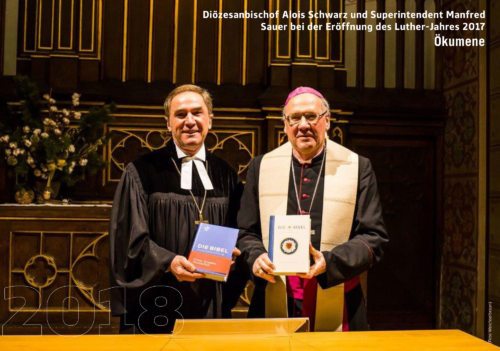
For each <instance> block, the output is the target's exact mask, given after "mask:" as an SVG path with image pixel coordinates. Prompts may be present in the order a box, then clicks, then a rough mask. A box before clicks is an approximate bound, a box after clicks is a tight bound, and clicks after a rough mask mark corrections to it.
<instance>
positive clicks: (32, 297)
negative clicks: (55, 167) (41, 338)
mask: <svg viewBox="0 0 500 351" xmlns="http://www.w3.org/2000/svg"><path fill="white" fill-rule="evenodd" d="M110 210H111V207H110V206H104V207H102V206H101V207H92V206H90V207H89V206H82V207H80V206H59V207H57V206H56V207H51V206H45V207H22V206H17V207H16V206H5V205H2V206H0V251H1V255H0V257H1V258H0V262H1V266H2V267H3V269H2V272H1V274H0V284H1V286H2V287H5V289H2V292H1V293H2V297H3V298H2V299H1V300H0V323H1V325H2V332H3V333H7V334H14V333H27V332H29V333H33V334H49V333H50V334H52V333H69V332H71V333H83V332H88V331H91V330H92V332H94V333H95V332H98V331H99V330H101V331H102V332H106V331H107V332H110V331H111V330H113V327H112V325H111V323H110V316H109V290H107V289H108V288H109V277H108V270H107V269H99V267H107V266H108V265H109V262H108V256H109V254H108V251H109V246H108V238H107V235H108V221H109V220H108V218H109V215H110ZM99 325H100V326H101V328H100V329H99ZM115 328H116V325H115ZM115 330H116V329H115Z"/></svg>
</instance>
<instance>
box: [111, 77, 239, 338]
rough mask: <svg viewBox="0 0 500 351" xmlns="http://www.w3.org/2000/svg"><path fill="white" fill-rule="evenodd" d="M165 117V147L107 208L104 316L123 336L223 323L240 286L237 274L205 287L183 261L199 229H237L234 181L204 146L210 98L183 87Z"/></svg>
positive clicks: (132, 174) (129, 169) (132, 171)
mask: <svg viewBox="0 0 500 351" xmlns="http://www.w3.org/2000/svg"><path fill="white" fill-rule="evenodd" d="M165 111H166V120H167V128H168V130H169V131H170V132H171V133H172V140H170V141H169V142H168V143H167V145H166V146H165V147H164V148H161V149H159V150H156V151H153V152H151V153H149V154H147V155H145V156H143V157H140V158H139V159H138V160H136V161H134V162H132V163H129V164H128V165H127V166H126V168H125V171H124V173H123V175H122V178H121V180H120V183H119V185H118V187H117V189H116V193H115V198H114V202H113V211H112V217H111V227H110V251H111V255H110V260H111V283H112V301H111V308H112V313H113V315H119V316H121V323H120V331H121V332H122V333H167V332H170V331H171V330H172V327H173V324H174V322H175V320H176V319H178V318H217V317H223V316H224V317H228V316H230V309H231V307H232V306H233V305H234V304H235V303H236V301H237V298H238V296H239V293H240V292H241V290H242V288H243V287H244V284H245V282H246V279H245V274H244V273H243V272H239V274H236V275H235V274H234V272H233V273H232V274H230V277H229V279H228V282H227V283H225V284H223V283H220V282H215V281H213V280H208V279H204V276H203V274H200V273H197V272H195V267H194V265H193V264H192V263H191V262H189V261H188V260H187V258H186V257H187V256H188V254H189V252H190V250H191V246H192V243H193V241H194V236H195V231H196V226H197V224H198V223H200V222H205V221H208V222H209V223H211V224H216V225H223V226H229V227H236V213H237V209H238V206H239V195H240V194H241V190H240V189H241V187H240V186H239V181H238V176H237V174H236V173H235V172H234V170H233V169H231V168H230V167H229V166H228V165H227V163H225V162H224V161H223V160H221V159H219V158H217V157H216V156H215V155H212V154H211V153H208V152H206V149H205V145H204V140H205V137H206V135H207V133H208V130H209V129H210V128H211V124H212V116H213V115H212V100H211V97H210V95H209V93H208V92H207V91H206V90H205V89H203V88H200V87H198V86H195V85H183V86H180V87H178V88H176V89H174V90H173V91H172V92H171V93H170V94H169V96H168V97H167V98H166V100H165ZM233 255H239V250H237V249H235V250H234V251H233ZM233 268H234V267H233Z"/></svg>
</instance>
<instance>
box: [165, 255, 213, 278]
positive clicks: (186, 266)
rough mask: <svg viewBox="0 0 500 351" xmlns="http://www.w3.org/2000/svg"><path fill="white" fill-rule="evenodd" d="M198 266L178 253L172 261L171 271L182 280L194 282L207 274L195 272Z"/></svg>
mask: <svg viewBox="0 0 500 351" xmlns="http://www.w3.org/2000/svg"><path fill="white" fill-rule="evenodd" d="M195 269H196V267H195V266H194V264H192V263H191V262H189V261H188V260H187V258H186V257H184V256H181V255H177V256H175V257H174V259H173V260H172V263H170V272H171V273H172V274H173V275H174V276H175V278H177V280H178V281H180V282H194V281H195V280H196V279H200V278H204V277H205V275H204V274H201V273H195Z"/></svg>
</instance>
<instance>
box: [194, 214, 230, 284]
mask: <svg viewBox="0 0 500 351" xmlns="http://www.w3.org/2000/svg"><path fill="white" fill-rule="evenodd" d="M237 239H238V229H234V228H229V227H222V226H219V225H214V224H207V223H201V224H200V225H199V226H198V230H197V232H196V237H195V238H194V243H193V247H192V248H191V252H190V253H189V257H188V260H189V261H190V262H192V263H193V264H194V265H195V267H196V271H197V272H199V273H203V274H205V277H206V278H208V279H213V280H217V281H224V282H225V281H226V280H227V276H228V275H229V269H230V268H231V263H232V252H233V249H234V248H235V246H236V240H237Z"/></svg>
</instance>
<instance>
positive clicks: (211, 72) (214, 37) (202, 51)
mask: <svg viewBox="0 0 500 351" xmlns="http://www.w3.org/2000/svg"><path fill="white" fill-rule="evenodd" d="M218 8H219V1H218V0H208V1H204V2H203V6H198V12H197V17H198V18H202V17H203V11H217V10H218ZM197 30H198V32H197V33H198V34H197V35H196V53H197V55H196V56H197V58H196V72H195V81H196V82H200V83H210V82H216V81H217V73H218V65H219V57H218V47H219V46H218V45H219V36H218V30H219V23H218V21H216V20H200V21H199V24H198V28H197ZM226 46H229V45H226ZM236 68H238V65H236Z"/></svg>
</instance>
